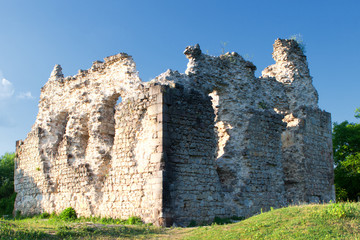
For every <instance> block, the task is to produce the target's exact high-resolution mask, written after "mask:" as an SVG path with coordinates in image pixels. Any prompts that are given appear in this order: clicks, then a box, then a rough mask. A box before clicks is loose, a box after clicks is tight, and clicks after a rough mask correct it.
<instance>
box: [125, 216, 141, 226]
mask: <svg viewBox="0 0 360 240" xmlns="http://www.w3.org/2000/svg"><path fill="white" fill-rule="evenodd" d="M142 223H143V222H142V220H141V218H139V217H135V216H131V217H129V218H128V220H127V221H126V224H129V225H138V224H142Z"/></svg>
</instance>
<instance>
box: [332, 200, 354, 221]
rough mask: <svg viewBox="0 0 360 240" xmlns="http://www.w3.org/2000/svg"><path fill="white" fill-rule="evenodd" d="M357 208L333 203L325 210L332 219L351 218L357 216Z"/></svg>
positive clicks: (348, 204) (346, 204) (342, 203)
mask: <svg viewBox="0 0 360 240" xmlns="http://www.w3.org/2000/svg"><path fill="white" fill-rule="evenodd" d="M356 212H357V210H356V208H355V207H353V206H352V205H351V204H350V203H344V202H341V203H333V204H330V205H329V207H328V208H327V209H326V210H325V214H326V215H327V217H330V218H338V219H340V218H351V217H354V216H355V215H356Z"/></svg>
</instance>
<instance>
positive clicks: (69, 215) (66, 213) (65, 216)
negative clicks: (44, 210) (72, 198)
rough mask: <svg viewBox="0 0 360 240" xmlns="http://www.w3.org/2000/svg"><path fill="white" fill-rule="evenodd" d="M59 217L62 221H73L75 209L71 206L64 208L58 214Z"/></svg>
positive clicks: (75, 216) (75, 217)
mask: <svg viewBox="0 0 360 240" xmlns="http://www.w3.org/2000/svg"><path fill="white" fill-rule="evenodd" d="M59 218H60V219H62V220H64V221H74V220H75V219H77V215H76V211H75V209H73V208H72V207H69V208H66V209H65V210H63V211H62V212H61V213H60V214H59Z"/></svg>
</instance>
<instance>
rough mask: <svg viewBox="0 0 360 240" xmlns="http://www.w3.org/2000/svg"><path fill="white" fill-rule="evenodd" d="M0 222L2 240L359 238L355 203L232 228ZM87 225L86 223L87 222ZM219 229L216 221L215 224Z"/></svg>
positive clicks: (277, 214) (270, 216)
mask: <svg viewBox="0 0 360 240" xmlns="http://www.w3.org/2000/svg"><path fill="white" fill-rule="evenodd" d="M42 217H43V216H41V215H38V216H35V217H32V218H25V219H19V220H4V219H0V236H1V239H15V238H16V239H359V238H360V203H350V202H341V203H330V204H311V205H298V206H290V207H287V208H281V209H274V210H271V211H269V212H264V213H260V214H258V215H256V216H253V217H250V218H248V219H245V220H242V221H240V222H237V223H231V224H224V225H218V224H216V223H214V224H212V225H211V226H200V227H192V228H178V227H176V228H161V227H155V226H151V225H149V224H138V225H124V223H125V222H131V221H133V220H129V219H127V220H122V221H123V222H122V223H120V224H114V222H118V221H119V220H118V219H112V220H111V219H110V218H108V219H107V220H106V221H107V222H108V223H109V224H102V223H101V222H102V221H105V219H104V218H81V217H79V218H78V219H76V220H73V221H63V220H61V219H60V218H58V217H56V216H55V215H52V216H50V217H49V216H48V215H46V217H49V218H48V219H43V218H42ZM90 220H91V221H90ZM194 221H195V220H194ZM217 221H219V223H220V224H222V221H223V220H221V219H217Z"/></svg>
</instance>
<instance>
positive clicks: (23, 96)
mask: <svg viewBox="0 0 360 240" xmlns="http://www.w3.org/2000/svg"><path fill="white" fill-rule="evenodd" d="M16 97H17V98H18V99H34V97H33V95H31V92H21V93H19V94H18V95H17V96H16Z"/></svg>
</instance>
